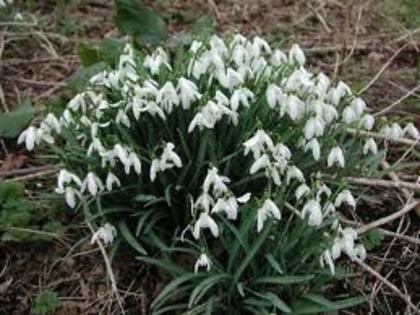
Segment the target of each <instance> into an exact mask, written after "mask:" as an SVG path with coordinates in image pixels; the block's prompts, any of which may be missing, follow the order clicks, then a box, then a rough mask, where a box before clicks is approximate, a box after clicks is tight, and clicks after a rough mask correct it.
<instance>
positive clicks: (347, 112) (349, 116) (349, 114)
mask: <svg viewBox="0 0 420 315" xmlns="http://www.w3.org/2000/svg"><path fill="white" fill-rule="evenodd" d="M342 117H343V118H342V119H343V121H344V122H345V123H346V124H351V123H352V122H354V121H355V120H356V119H357V113H356V111H355V110H354V108H353V107H352V106H347V107H346V108H344V110H343V113H342Z"/></svg>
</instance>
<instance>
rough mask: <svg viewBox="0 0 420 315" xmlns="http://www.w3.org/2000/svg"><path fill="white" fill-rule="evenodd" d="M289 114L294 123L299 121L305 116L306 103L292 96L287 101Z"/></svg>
mask: <svg viewBox="0 0 420 315" xmlns="http://www.w3.org/2000/svg"><path fill="white" fill-rule="evenodd" d="M286 109H287V114H288V115H289V116H290V118H291V119H292V120H293V121H296V120H299V119H301V118H302V117H303V115H304V114H305V103H304V102H303V101H302V100H300V99H299V98H298V97H297V96H295V95H290V96H289V97H288V99H287V107H286Z"/></svg>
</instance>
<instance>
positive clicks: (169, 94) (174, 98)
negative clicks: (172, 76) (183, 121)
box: [156, 81, 180, 114]
mask: <svg viewBox="0 0 420 315" xmlns="http://www.w3.org/2000/svg"><path fill="white" fill-rule="evenodd" d="M179 102H180V98H179V96H178V94H177V92H176V89H175V87H174V85H173V84H172V82H170V81H168V82H166V83H165V85H164V86H163V87H162V88H161V89H160V90H159V91H158V93H157V95H156V103H157V104H158V105H159V106H160V107H161V108H162V109H163V110H164V111H166V112H167V113H168V114H170V113H172V110H173V108H174V107H175V106H177V105H179Z"/></svg>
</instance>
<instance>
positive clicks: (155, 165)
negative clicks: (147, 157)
mask: <svg viewBox="0 0 420 315" xmlns="http://www.w3.org/2000/svg"><path fill="white" fill-rule="evenodd" d="M159 171H160V160H159V159H153V161H152V164H151V165H150V180H151V181H152V182H154V181H155V179H156V174H157V173H158V172H159Z"/></svg>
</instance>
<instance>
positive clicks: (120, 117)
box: [115, 109, 131, 128]
mask: <svg viewBox="0 0 420 315" xmlns="http://www.w3.org/2000/svg"><path fill="white" fill-rule="evenodd" d="M115 122H116V123H117V124H121V125H124V126H126V127H127V128H130V125H131V124H130V118H128V116H127V114H126V113H125V112H124V110H122V109H120V110H119V111H118V113H117V117H116V118H115Z"/></svg>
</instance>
